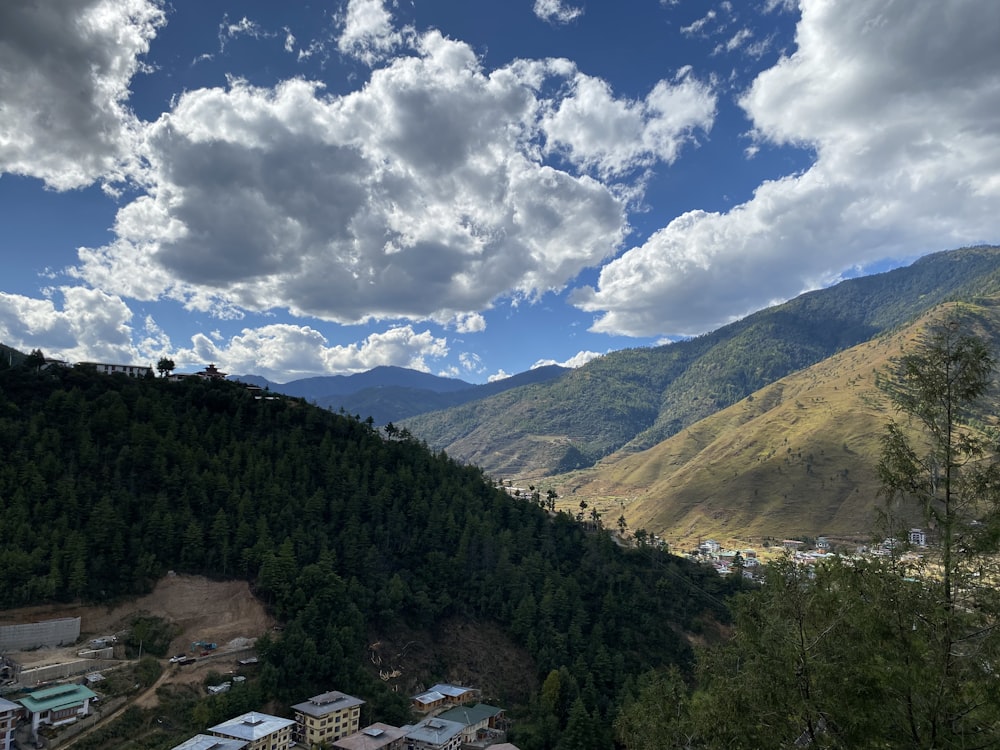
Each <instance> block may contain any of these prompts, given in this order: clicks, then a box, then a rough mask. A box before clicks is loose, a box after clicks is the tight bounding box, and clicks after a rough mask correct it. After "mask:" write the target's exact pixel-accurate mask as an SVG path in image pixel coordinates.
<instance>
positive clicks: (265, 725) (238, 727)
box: [208, 711, 295, 741]
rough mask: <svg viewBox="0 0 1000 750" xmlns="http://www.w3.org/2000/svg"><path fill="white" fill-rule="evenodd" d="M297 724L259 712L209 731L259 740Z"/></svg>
mask: <svg viewBox="0 0 1000 750" xmlns="http://www.w3.org/2000/svg"><path fill="white" fill-rule="evenodd" d="M294 723H295V722H294V721H293V720H292V719H282V718H281V717H280V716H271V715H270V714H262V713H258V712H257V711H250V712H249V713H245V714H243V715H242V716H237V717H236V718H235V719H230V720H229V721H224V722H222V723H221V724H216V725H215V726H214V727H209V728H208V731H210V732H216V733H218V734H225V735H228V736H229V737H237V738H239V739H241V740H250V741H253V740H259V739H260V738H261V737H267V736H268V735H269V734H273V733H275V732H278V731H280V730H282V729H284V728H286V727H290V726H292V725H293V724H294Z"/></svg>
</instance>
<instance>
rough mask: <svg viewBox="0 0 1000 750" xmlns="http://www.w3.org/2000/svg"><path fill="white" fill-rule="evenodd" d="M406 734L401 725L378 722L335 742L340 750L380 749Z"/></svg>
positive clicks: (334, 745) (335, 745) (334, 744)
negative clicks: (395, 725)
mask: <svg viewBox="0 0 1000 750" xmlns="http://www.w3.org/2000/svg"><path fill="white" fill-rule="evenodd" d="M405 735H406V732H404V731H403V730H402V729H400V728H399V727H394V726H392V725H391V724H382V723H381V722H376V723H375V724H372V725H371V726H368V727H365V728H364V729H362V730H361V731H360V732H355V733H354V734H349V735H347V736H346V737H341V738H340V739H339V740H337V741H336V742H334V743H333V747H335V748H340V750H379V748H382V747H385V746H386V745H389V744H391V743H393V742H395V741H396V740H398V739H399V738H400V737H403V736H405Z"/></svg>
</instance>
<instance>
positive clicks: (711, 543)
mask: <svg viewBox="0 0 1000 750" xmlns="http://www.w3.org/2000/svg"><path fill="white" fill-rule="evenodd" d="M698 549H700V550H701V551H702V552H704V553H705V554H706V555H717V554H719V550H721V549H722V545H721V544H719V543H718V542H717V541H715V540H714V539H706V540H705V541H704V542H702V543H701V544H699V545H698Z"/></svg>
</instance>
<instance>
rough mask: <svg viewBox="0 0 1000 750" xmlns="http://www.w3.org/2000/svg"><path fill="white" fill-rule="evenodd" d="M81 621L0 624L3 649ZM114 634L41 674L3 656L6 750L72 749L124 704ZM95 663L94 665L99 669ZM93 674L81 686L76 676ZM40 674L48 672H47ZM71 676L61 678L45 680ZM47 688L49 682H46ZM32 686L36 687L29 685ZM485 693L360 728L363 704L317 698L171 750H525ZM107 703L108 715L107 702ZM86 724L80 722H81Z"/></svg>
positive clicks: (183, 658) (234, 681) (224, 725)
mask: <svg viewBox="0 0 1000 750" xmlns="http://www.w3.org/2000/svg"><path fill="white" fill-rule="evenodd" d="M79 628H80V618H59V619H56V620H49V621H42V622H36V623H23V624H18V625H7V626H0V651H4V652H10V650H11V648H12V647H17V648H19V649H20V650H22V651H34V650H36V649H45V648H48V647H56V646H63V645H65V641H66V640H67V639H72V640H78V639H79ZM116 640H117V637H116V636H104V637H99V638H95V639H91V640H90V641H89V642H88V643H87V644H86V646H87V647H86V648H83V649H80V650H79V651H77V656H78V657H80V658H79V659H75V660H72V661H69V662H64V663H56V664H53V665H51V666H47V667H40V668H37V669H22V668H21V666H20V665H19V664H18V663H17V662H16V661H14V659H12V658H10V657H8V656H4V657H2V658H0V662H2V666H3V671H2V672H0V674H3V675H4V680H3V685H2V687H0V690H2V693H3V694H5V695H7V696H9V697H0V750H12V748H14V747H51V748H58V747H61V746H64V745H70V744H72V742H73V741H74V740H75V739H76V738H77V737H78V736H80V735H82V734H85V733H86V732H87V731H89V729H90V728H92V727H93V726H94V725H95V722H96V721H99V720H100V719H101V718H102V715H113V714H114V713H115V712H116V711H117V709H118V708H119V707H120V706H121V705H123V704H124V699H122V698H121V697H112V696H110V695H108V696H105V695H103V694H102V692H101V685H102V683H104V682H105V679H106V674H107V673H108V670H114V669H119V668H124V667H128V666H130V665H131V664H132V662H130V661H127V660H126V661H116V660H115V659H113V658H112V652H113V650H114V644H115V642H116ZM202 648H204V649H207V650H206V651H203V652H201V654H202V658H212V657H214V656H216V655H218V654H217V653H216V649H217V644H215V643H207V642H197V643H193V644H192V650H193V651H192V652H193V653H197V651H198V650H199V649H202ZM198 659H199V657H198V656H189V655H188V654H178V655H177V656H174V657H172V658H171V659H169V663H170V664H171V665H173V666H172V667H171V668H173V669H183V668H184V666H185V665H187V664H191V663H194V662H196V661H198ZM256 662H257V659H256V657H254V656H244V658H242V659H240V661H239V664H240V666H241V670H240V673H239V674H236V675H233V676H232V677H230V679H228V680H225V681H223V682H219V683H216V684H212V685H209V686H207V688H206V692H207V693H208V696H206V698H205V700H210V699H211V697H210V696H212V695H219V694H222V693H227V692H229V691H238V690H241V689H243V686H244V685H245V683H246V680H247V676H246V670H250V671H252V669H253V667H254V666H256ZM91 665H93V666H91ZM88 669H93V671H89V672H87V673H86V674H85V675H84V676H83V677H82V678H77V677H74V676H73V673H79V672H80V671H86V670H88ZM39 670H41V672H39ZM55 675H60V676H63V677H62V678H61V679H59V678H54V679H43V678H45V677H54V676H55ZM39 680H42V681H40V682H39ZM29 685H33V686H34V687H30V688H29V687H28V686H29ZM480 698H481V693H480V691H479V690H478V689H476V688H472V687H465V686H460V685H452V684H447V683H441V684H436V685H433V686H431V687H430V688H429V689H427V690H424V691H422V692H420V693H418V694H416V695H414V696H412V697H411V699H410V708H411V711H412V714H413V715H414V717H420V718H419V719H418V720H416V721H414V722H413V723H412V724H405V725H403V726H393V725H391V724H387V723H384V722H378V721H376V722H373V723H371V724H369V725H367V726H364V727H362V726H361V710H362V706H363V705H364V704H365V700H364V699H362V698H359V697H355V696H352V695H348V694H346V693H343V692H341V691H338V690H329V691H327V692H324V693H321V694H319V695H314V696H311V697H309V698H306V699H304V700H302V701H301V702H298V703H295V704H293V705H291V706H288V707H287V709H288V710H287V713H289V714H291V716H292V717H293V718H287V717H283V716H276V715H272V714H268V713H265V712H262V711H249V712H244V713H242V714H240V715H237V716H234V717H232V718H230V719H227V720H225V721H222V722H219V723H218V724H214V725H212V726H208V727H205V729H204V732H202V733H199V734H197V735H195V736H192V737H190V738H189V739H187V740H185V741H184V742H182V743H181V744H179V745H176V746H175V747H174V748H173V750H263V749H264V748H267V750H286V749H290V748H317V747H324V748H335V749H337V750H460V749H463V750H485V748H492V750H517V748H516V747H515V746H514V745H512V744H510V743H507V742H506V730H507V727H508V720H507V718H506V712H505V711H504V709H502V708H499V707H496V706H492V705H489V704H485V703H482V702H481V701H480ZM105 702H107V703H108V704H109V705H108V706H107V707H105V708H104V710H100V708H101V707H102V706H103V704H104V703H105ZM78 722H79V723H78Z"/></svg>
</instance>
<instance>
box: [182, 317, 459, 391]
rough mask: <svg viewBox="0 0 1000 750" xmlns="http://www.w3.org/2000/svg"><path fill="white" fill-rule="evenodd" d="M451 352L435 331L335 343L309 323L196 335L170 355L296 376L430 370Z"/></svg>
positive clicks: (241, 370) (400, 330) (400, 329)
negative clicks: (226, 334)
mask: <svg viewBox="0 0 1000 750" xmlns="http://www.w3.org/2000/svg"><path fill="white" fill-rule="evenodd" d="M447 354H448V342H447V340H446V339H443V338H438V337H435V336H434V335H432V334H431V332H430V331H420V332H418V331H414V330H413V328H412V327H410V326H397V327H394V328H390V329H388V330H386V331H383V332H381V333H373V334H371V335H369V336H368V337H366V338H365V339H363V340H362V341H360V342H356V343H353V344H342V345H333V346H331V345H330V344H329V342H328V341H327V339H326V337H325V336H323V334H322V333H320V332H319V331H317V330H316V329H315V328H312V327H310V326H306V325H291V324H274V325H268V326H262V327H260V328H245V329H243V331H242V332H241V333H240V334H239V335H236V336H233V337H232V338H230V339H228V340H224V339H222V338H221V337H211V336H207V335H205V334H201V333H199V334H196V335H195V336H193V337H192V338H191V346H190V347H185V348H181V349H178V350H177V351H175V352H174V353H173V354H172V355H171V356H172V358H173V359H174V361H175V362H176V363H177V365H178V367H181V366H182V363H183V366H191V367H201V366H202V365H204V363H206V362H214V363H216V364H217V365H219V367H220V369H223V370H224V371H226V372H229V373H231V374H241V375H242V374H248V373H253V374H256V375H262V376H264V377H267V378H271V379H274V378H287V379H288V380H295V379H297V378H302V377H307V376H314V375H334V374H348V373H355V372H364V371H366V370H370V369H372V368H373V367H379V366H383V365H393V366H397V367H408V368H410V369H413V370H420V371H422V372H430V366H429V365H428V360H437V359H441V358H442V357H445V356H446V355H447Z"/></svg>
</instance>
